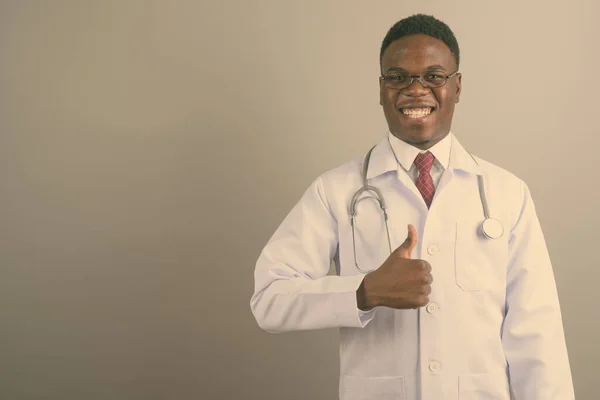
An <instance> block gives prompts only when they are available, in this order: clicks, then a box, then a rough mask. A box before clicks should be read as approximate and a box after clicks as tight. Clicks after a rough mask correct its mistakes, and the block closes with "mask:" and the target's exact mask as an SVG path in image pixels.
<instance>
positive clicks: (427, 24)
mask: <svg viewBox="0 0 600 400" xmlns="http://www.w3.org/2000/svg"><path fill="white" fill-rule="evenodd" d="M418 34H422V35H427V36H431V37H433V38H435V39H438V40H441V41H442V42H444V43H445V44H446V46H448V48H449V49H450V53H452V56H453V57H454V60H455V61H456V67H457V68H458V66H459V63H460V49H459V48H458V41H457V40H456V37H455V36H454V33H453V32H452V30H451V29H450V27H449V26H448V25H447V24H446V23H445V22H443V21H440V20H439V19H437V18H435V17H434V16H432V15H425V14H415V15H411V16H410V17H406V18H404V19H401V20H400V21H398V22H396V23H395V24H394V26H392V27H391V28H390V30H389V31H388V33H387V34H386V35H385V38H383V42H382V43H381V51H380V53H379V68H380V69H381V68H382V62H381V61H382V59H383V53H384V52H385V50H386V49H387V48H388V47H389V46H390V44H392V42H393V41H395V40H398V39H400V38H402V37H404V36H408V35H418Z"/></svg>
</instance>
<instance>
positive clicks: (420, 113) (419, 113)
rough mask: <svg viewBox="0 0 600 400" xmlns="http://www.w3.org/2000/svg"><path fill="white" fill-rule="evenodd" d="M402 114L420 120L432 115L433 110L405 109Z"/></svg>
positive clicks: (428, 108) (427, 108)
mask: <svg viewBox="0 0 600 400" xmlns="http://www.w3.org/2000/svg"><path fill="white" fill-rule="evenodd" d="M402 113H403V114H404V115H406V116H408V117H411V118H420V117H425V116H427V115H429V114H431V108H430V107H426V108H404V109H402Z"/></svg>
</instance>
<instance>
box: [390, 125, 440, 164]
mask: <svg viewBox="0 0 600 400" xmlns="http://www.w3.org/2000/svg"><path fill="white" fill-rule="evenodd" d="M388 139H389V141H390V145H391V146H392V150H393V151H394V154H395V155H396V158H397V160H398V162H399V163H400V165H401V166H402V168H404V170H405V171H408V170H409V169H410V168H411V167H412V165H413V163H414V162H415V158H416V157H417V155H418V154H419V153H425V152H426V151H429V152H431V153H432V154H433V156H434V157H435V160H436V161H437V162H438V163H439V164H440V165H441V166H442V167H443V169H446V168H448V163H449V162H450V148H451V146H452V137H451V136H450V134H448V135H446V137H445V138H443V139H442V140H440V141H439V142H437V143H436V144H435V145H433V146H432V147H430V148H429V149H427V150H421V149H418V148H416V147H415V146H413V145H411V144H408V143H406V142H403V141H402V140H400V139H398V138H397V137H396V136H394V135H392V134H391V133H388Z"/></svg>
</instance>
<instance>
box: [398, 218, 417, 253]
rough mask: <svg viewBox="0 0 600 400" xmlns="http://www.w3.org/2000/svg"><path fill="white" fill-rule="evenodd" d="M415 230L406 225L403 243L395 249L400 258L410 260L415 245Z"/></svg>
mask: <svg viewBox="0 0 600 400" xmlns="http://www.w3.org/2000/svg"><path fill="white" fill-rule="evenodd" d="M417 239H418V238H417V230H416V229H415V227H414V226H412V225H411V224H408V235H407V236H406V239H404V242H402V244H401V245H400V246H399V247H398V248H397V249H396V251H397V253H398V255H399V256H400V258H411V256H412V251H413V249H414V248H415V246H416V245H417Z"/></svg>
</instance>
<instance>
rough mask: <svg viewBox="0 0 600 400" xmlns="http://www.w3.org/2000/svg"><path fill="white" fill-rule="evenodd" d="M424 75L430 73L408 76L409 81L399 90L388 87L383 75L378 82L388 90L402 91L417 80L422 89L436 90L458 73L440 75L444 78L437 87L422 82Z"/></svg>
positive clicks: (385, 76) (385, 77) (386, 76)
mask: <svg viewBox="0 0 600 400" xmlns="http://www.w3.org/2000/svg"><path fill="white" fill-rule="evenodd" d="M426 74H431V72H426V73H423V74H421V75H408V78H410V80H409V81H408V84H407V85H406V86H404V87H401V88H395V87H390V86H388V84H387V82H388V81H387V80H386V79H387V78H388V77H389V75H383V74H382V75H381V76H380V77H379V80H380V81H383V84H384V85H385V87H387V88H388V89H393V90H402V89H406V88H407V87H410V85H412V84H413V82H414V81H415V79H417V80H418V81H419V83H420V84H421V86H423V87H424V88H428V89H437V88H441V87H443V86H444V85H445V84H446V83H447V82H448V79H450V78H452V77H454V76H456V75H458V74H460V72H458V70H456V71H454V72H453V73H451V74H450V75H441V76H443V77H444V83H442V84H441V85H439V86H429V85H428V82H425V81H424V80H423V76H424V75H426Z"/></svg>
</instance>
